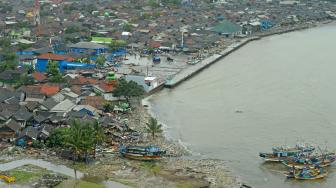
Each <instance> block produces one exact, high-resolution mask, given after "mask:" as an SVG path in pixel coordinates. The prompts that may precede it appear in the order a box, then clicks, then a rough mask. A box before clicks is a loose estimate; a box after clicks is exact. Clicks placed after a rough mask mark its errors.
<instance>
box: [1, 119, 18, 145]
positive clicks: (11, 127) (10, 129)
mask: <svg viewBox="0 0 336 188" xmlns="http://www.w3.org/2000/svg"><path fill="white" fill-rule="evenodd" d="M20 131H21V125H20V124H19V123H18V122H16V121H15V120H14V119H11V120H9V121H8V122H7V123H6V124H5V125H3V126H0V139H8V141H12V140H13V139H14V138H15V137H16V136H18V135H19V134H20Z"/></svg>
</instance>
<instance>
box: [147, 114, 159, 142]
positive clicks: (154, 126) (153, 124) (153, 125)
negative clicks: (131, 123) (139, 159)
mask: <svg viewBox="0 0 336 188" xmlns="http://www.w3.org/2000/svg"><path fill="white" fill-rule="evenodd" d="M146 125H147V127H146V132H147V133H150V134H152V138H153V139H154V138H155V134H156V133H162V125H161V124H159V123H158V121H157V119H155V118H153V117H151V118H150V119H149V121H148V122H147V123H146Z"/></svg>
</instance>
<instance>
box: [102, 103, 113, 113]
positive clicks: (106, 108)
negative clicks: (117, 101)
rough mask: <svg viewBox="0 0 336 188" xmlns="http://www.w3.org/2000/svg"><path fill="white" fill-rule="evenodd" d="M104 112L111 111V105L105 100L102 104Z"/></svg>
mask: <svg viewBox="0 0 336 188" xmlns="http://www.w3.org/2000/svg"><path fill="white" fill-rule="evenodd" d="M103 108H104V112H112V111H113V108H114V107H113V105H112V104H111V103H110V102H105V103H104V104H103Z"/></svg>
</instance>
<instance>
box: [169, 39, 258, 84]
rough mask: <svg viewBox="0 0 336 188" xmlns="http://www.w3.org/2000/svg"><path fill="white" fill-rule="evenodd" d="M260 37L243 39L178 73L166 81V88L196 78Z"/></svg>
mask: <svg viewBox="0 0 336 188" xmlns="http://www.w3.org/2000/svg"><path fill="white" fill-rule="evenodd" d="M259 39H260V37H251V38H246V39H242V40H241V41H240V42H237V43H234V44H232V45H230V46H228V47H227V48H226V49H225V50H223V51H222V52H220V53H218V54H214V55H212V56H210V57H207V58H205V59H204V60H202V61H201V62H199V63H197V64H196V65H192V66H189V67H188V68H186V69H184V70H182V71H181V72H179V73H177V74H176V75H175V76H174V77H173V78H172V79H170V80H166V82H165V87H168V88H173V87H175V86H177V85H178V84H180V83H181V82H183V81H185V80H187V79H189V78H190V77H192V76H194V75H195V74H197V73H199V72H200V71H202V70H203V69H205V68H206V67H208V66H210V65H211V64H213V63H215V62H217V61H219V60H220V59H222V58H223V57H225V56H227V55H229V54H230V53H232V52H234V51H235V50H237V49H239V48H241V47H242V46H244V45H245V44H247V43H249V42H250V41H254V40H259Z"/></svg>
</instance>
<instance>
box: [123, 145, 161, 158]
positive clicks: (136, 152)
mask: <svg viewBox="0 0 336 188" xmlns="http://www.w3.org/2000/svg"><path fill="white" fill-rule="evenodd" d="M119 151H120V153H121V155H122V156H124V157H126V158H129V159H136V160H144V161H152V160H158V159H161V158H162V157H163V156H164V155H165V154H166V151H164V150H161V149H160V148H158V147H155V146H127V147H124V146H121V147H120V149H119Z"/></svg>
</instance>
